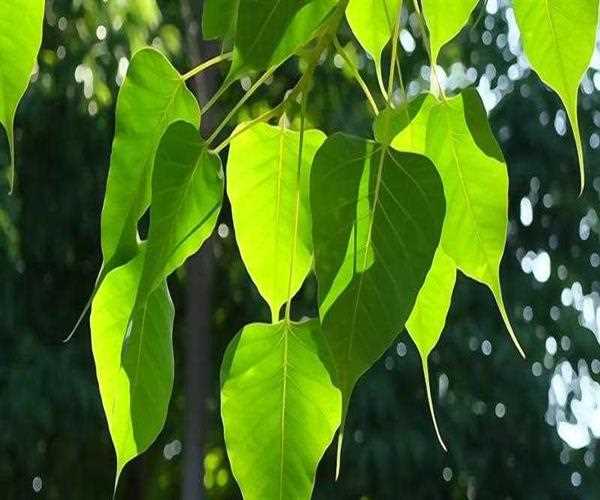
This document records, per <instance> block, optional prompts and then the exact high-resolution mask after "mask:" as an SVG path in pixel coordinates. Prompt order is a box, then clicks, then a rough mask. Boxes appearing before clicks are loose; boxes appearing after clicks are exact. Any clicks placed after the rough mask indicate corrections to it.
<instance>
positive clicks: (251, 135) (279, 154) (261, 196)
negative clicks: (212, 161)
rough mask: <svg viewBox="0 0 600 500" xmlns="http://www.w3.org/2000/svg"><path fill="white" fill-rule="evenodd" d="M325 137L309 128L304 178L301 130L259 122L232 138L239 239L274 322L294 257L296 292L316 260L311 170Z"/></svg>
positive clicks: (230, 179) (231, 185)
mask: <svg viewBox="0 0 600 500" xmlns="http://www.w3.org/2000/svg"><path fill="white" fill-rule="evenodd" d="M324 140H325V135H324V134H323V133H322V132H320V131H318V130H306V131H305V132H304V143H303V150H302V163H301V166H300V176H299V179H298V177H297V172H298V154H299V143H300V133H299V132H295V131H292V130H289V129H286V128H284V127H283V126H279V127H273V126H270V125H267V124H258V125H256V126H254V127H252V128H251V129H249V130H247V131H246V132H244V133H243V134H240V135H238V136H237V137H236V138H235V139H234V140H233V141H232V142H231V147H230V150H229V159H228V164H227V193H228V195H229V199H230V201H231V210H232V214H233V224H234V227H235V234H236V239H237V242H238V245H239V248H240V253H241V255H242V259H243V260H244V263H245V265H246V267H247V268H248V272H249V273H250V276H251V277H252V279H253V281H254V283H255V284H256V286H257V287H258V290H259V291H260V293H261V295H262V296H263V297H264V298H265V300H266V301H267V303H268V304H269V306H270V308H271V312H272V316H273V318H274V320H275V321H277V320H278V319H279V310H280V309H281V306H282V304H283V303H284V302H286V301H287V300H288V298H289V297H288V288H290V265H291V262H292V260H293V268H292V269H291V272H292V277H291V290H289V291H290V292H291V295H292V296H293V295H294V294H295V293H296V292H297V291H298V289H299V288H300V286H301V285H302V283H303V281H304V279H305V278H306V275H307V274H308V272H309V270H310V266H311V263H312V253H313V250H312V234H311V216H310V206H309V199H308V198H309V181H310V169H311V165H312V162H313V158H314V156H315V153H316V151H317V149H318V148H319V147H320V146H321V144H322V143H323V141H324ZM298 180H299V182H298ZM298 195H299V196H300V203H299V205H298V208H299V210H296V202H297V196H298ZM294 235H296V236H294ZM294 241H296V244H295V255H294V256H293V259H292V252H293V250H294Z"/></svg>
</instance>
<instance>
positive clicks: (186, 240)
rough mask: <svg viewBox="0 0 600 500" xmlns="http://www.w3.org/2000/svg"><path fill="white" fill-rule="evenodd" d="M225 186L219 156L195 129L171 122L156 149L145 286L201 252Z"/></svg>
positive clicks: (210, 231)
mask: <svg viewBox="0 0 600 500" xmlns="http://www.w3.org/2000/svg"><path fill="white" fill-rule="evenodd" d="M223 190H224V183H223V171H222V167H221V160H220V158H219V156H218V155H216V154H213V153H211V152H209V151H208V149H207V146H206V143H205V142H204V141H203V140H202V139H201V138H200V134H199V132H198V129H197V128H196V127H194V126H193V125H191V124H189V123H186V122H183V121H178V122H175V123H173V124H172V125H171V126H170V127H169V128H168V129H167V131H166V132H165V134H164V136H163V137H162V139H161V141H160V146H159V148H158V151H157V152H156V161H155V164H154V173H153V175H152V205H151V206H150V228H149V231H148V249H147V251H146V260H145V262H144V276H143V282H142V285H143V288H145V289H147V290H148V291H151V290H153V289H154V288H155V287H156V286H157V284H158V283H160V281H161V280H163V279H164V278H166V277H167V276H169V275H170V274H171V273H172V272H173V271H175V270H176V269H177V268H179V267H180V266H181V265H182V264H183V263H184V262H185V260H186V259H187V258H188V257H190V256H191V255H193V254H194V253H196V252H197V251H198V249H199V248H200V247H201V246H202V244H203V243H204V241H206V239H207V238H208V237H209V236H210V234H211V233H212V231H213V229H214V227H215V224H216V223H217V218H218V216H219V212H220V210H221V203H222V201H223ZM141 291H142V292H143V291H144V290H141Z"/></svg>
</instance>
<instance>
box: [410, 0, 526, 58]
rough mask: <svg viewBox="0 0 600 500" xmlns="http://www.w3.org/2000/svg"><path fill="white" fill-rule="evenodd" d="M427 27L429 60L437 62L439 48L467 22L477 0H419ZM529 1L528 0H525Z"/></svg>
mask: <svg viewBox="0 0 600 500" xmlns="http://www.w3.org/2000/svg"><path fill="white" fill-rule="evenodd" d="M421 1H422V4H423V16H424V17H425V22H426V23H427V27H428V28H429V44H430V48H431V60H432V61H433V63H434V64H435V63H437V60H438V56H439V53H440V50H441V49H442V47H443V46H444V45H446V43H448V42H449V41H450V40H452V39H453V38H454V37H455V36H456V35H458V34H459V33H460V30H461V29H462V28H463V27H464V26H465V25H466V24H467V22H468V21H469V17H471V12H473V10H474V9H475V7H476V6H477V2H478V0H452V1H450V2H449V1H447V0H421ZM525 1H529V0H525Z"/></svg>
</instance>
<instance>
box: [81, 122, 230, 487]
mask: <svg viewBox="0 0 600 500" xmlns="http://www.w3.org/2000/svg"><path fill="white" fill-rule="evenodd" d="M222 196H223V180H222V172H221V164H220V160H219V159H218V157H217V156H215V155H212V154H211V153H208V152H207V149H206V145H205V143H204V142H203V141H202V139H201V138H200V136H199V132H198V130H197V129H196V128H195V127H194V126H193V125H191V124H189V123H186V122H176V123H174V124H172V125H171V126H170V127H169V129H168V130H167V132H166V133H165V134H164V136H163V138H162V139H161V142H160V145H159V148H158V151H157V153H156V162H155V166H154V171H153V177H152V200H153V202H152V206H151V209H150V229H149V233H148V234H149V236H148V240H146V241H145V242H144V243H142V244H141V245H140V251H139V252H138V254H137V256H136V257H135V258H134V259H133V260H131V261H129V262H128V263H127V264H125V265H124V266H121V267H118V268H116V269H114V270H112V271H111V272H109V273H108V274H107V276H106V278H105V279H104V281H103V282H102V284H101V285H100V288H99V290H98V292H97V294H96V296H95V297H94V301H93V305H92V318H91V322H92V342H93V350H94V359H95V362H96V371H97V374H98V382H99V385H100V392H101V395H102V402H103V405H104V409H105V413H106V417H107V420H108V423H109V429H110V433H111V437H112V439H113V444H114V446H115V451H116V454H117V479H118V477H119V475H120V473H121V471H122V469H123V467H124V466H125V465H126V464H127V462H129V461H130V460H131V459H132V458H134V457H136V456H137V455H139V454H140V453H142V452H143V451H145V450H146V449H147V448H148V447H149V446H150V445H151V444H152V442H153V441H154V440H155V439H156V437H157V436H158V434H159V432H160V431H161V429H162V427H163V425H164V421H165V418H166V413H167V408H168V404H169V399H170V397H171V388H172V384H173V352H172V345H171V330H172V322H173V310H172V309H173V308H172V305H171V302H170V299H169V295H168V289H167V287H166V281H165V280H166V278H167V276H168V275H169V274H170V273H171V272H173V271H174V270H175V269H176V268H177V267H179V266H180V265H181V264H183V262H184V261H185V259H186V258H187V257H189V256H190V255H191V254H193V253H195V252H196V251H197V250H198V249H199V248H200V246H201V245H202V243H203V242H204V241H205V240H206V238H207V237H208V236H209V235H210V233H211V232H212V230H213V228H214V225H215V223H216V220H217V216H218V213H219V209H220V206H221V200H222Z"/></svg>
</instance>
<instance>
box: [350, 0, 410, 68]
mask: <svg viewBox="0 0 600 500" xmlns="http://www.w3.org/2000/svg"><path fill="white" fill-rule="evenodd" d="M401 6H402V0H350V2H349V3H348V7H346V17H347V18H348V24H349V25H350V28H351V29H352V32H353V33H354V35H355V36H356V38H357V39H358V41H359V42H360V44H361V45H362V46H363V48H364V49H365V50H366V51H367V52H368V53H369V55H370V56H371V57H372V58H373V60H374V61H375V66H376V67H377V71H378V73H379V74H381V54H382V52H383V49H384V48H385V46H386V45H387V44H388V42H389V41H390V39H391V38H392V36H393V34H394V26H395V23H396V18H397V17H398V15H399V12H400V8H401Z"/></svg>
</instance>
